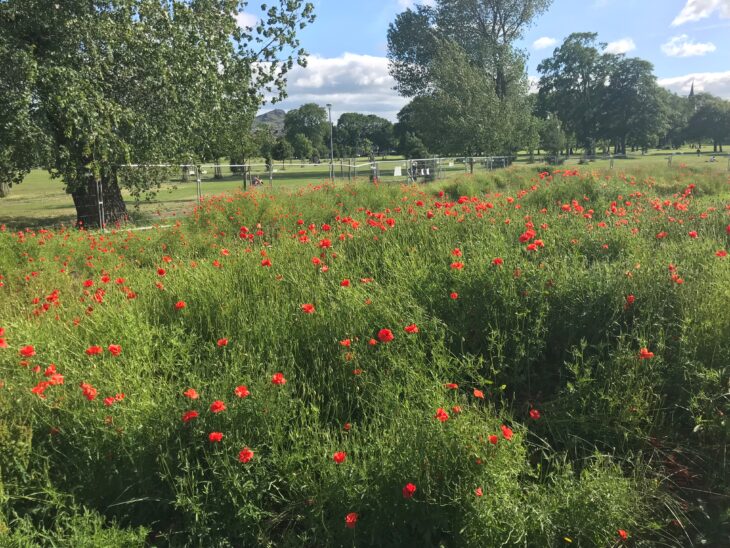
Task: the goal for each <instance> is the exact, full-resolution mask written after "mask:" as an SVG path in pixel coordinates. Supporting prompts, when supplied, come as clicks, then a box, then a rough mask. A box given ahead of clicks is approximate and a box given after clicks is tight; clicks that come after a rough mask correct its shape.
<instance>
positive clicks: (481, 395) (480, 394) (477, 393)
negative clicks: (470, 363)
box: [474, 388, 484, 400]
mask: <svg viewBox="0 0 730 548" xmlns="http://www.w3.org/2000/svg"><path fill="white" fill-rule="evenodd" d="M474 397H475V398H480V399H482V400H483V399H484V392H482V391H481V390H477V389H476V388H475V389H474Z"/></svg>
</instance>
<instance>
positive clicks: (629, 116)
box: [601, 57, 667, 154]
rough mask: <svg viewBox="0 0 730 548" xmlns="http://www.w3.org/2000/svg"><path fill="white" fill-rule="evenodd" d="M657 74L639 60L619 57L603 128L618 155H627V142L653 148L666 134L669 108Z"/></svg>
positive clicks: (608, 90)
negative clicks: (657, 80) (664, 99)
mask: <svg viewBox="0 0 730 548" xmlns="http://www.w3.org/2000/svg"><path fill="white" fill-rule="evenodd" d="M653 71H654V67H653V65H652V64H651V63H649V62H648V61H644V60H642V59H638V58H623V57H618V58H616V59H615V60H614V62H613V64H612V66H611V69H610V76H609V83H608V85H607V88H606V90H605V98H604V105H603V108H602V109H601V110H602V112H603V113H605V114H604V115H603V116H604V117H605V118H606V119H605V120H604V121H603V123H602V124H601V125H602V127H603V128H605V131H604V136H605V137H607V138H609V139H610V140H611V141H612V142H613V144H614V153H616V154H626V143H627V141H629V142H630V143H631V145H632V146H638V147H641V148H648V147H649V146H653V145H655V144H656V143H657V142H658V140H659V138H660V136H661V135H662V134H663V133H664V131H665V127H666V125H667V114H666V110H667V107H666V104H665V103H664V101H663V95H662V94H661V93H660V91H659V89H660V88H659V85H658V84H657V83H656V76H654V73H653Z"/></svg>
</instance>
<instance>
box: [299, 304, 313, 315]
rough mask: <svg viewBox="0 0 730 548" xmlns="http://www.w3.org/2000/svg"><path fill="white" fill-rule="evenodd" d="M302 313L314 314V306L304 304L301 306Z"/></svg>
mask: <svg viewBox="0 0 730 548" xmlns="http://www.w3.org/2000/svg"><path fill="white" fill-rule="evenodd" d="M302 312H304V313H305V314H313V313H314V305H313V304H310V303H306V304H303V305H302Z"/></svg>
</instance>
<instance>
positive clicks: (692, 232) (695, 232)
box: [689, 230, 698, 238]
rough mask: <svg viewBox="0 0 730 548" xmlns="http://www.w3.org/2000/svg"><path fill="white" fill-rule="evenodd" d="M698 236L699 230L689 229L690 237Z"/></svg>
mask: <svg viewBox="0 0 730 548" xmlns="http://www.w3.org/2000/svg"><path fill="white" fill-rule="evenodd" d="M697 236H698V235H697V231H696V230H690V231H689V237H690V238H696V237H697Z"/></svg>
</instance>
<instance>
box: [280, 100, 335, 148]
mask: <svg viewBox="0 0 730 548" xmlns="http://www.w3.org/2000/svg"><path fill="white" fill-rule="evenodd" d="M284 133H285V135H286V138H287V140H288V141H289V142H290V143H293V142H294V139H295V138H296V136H297V135H299V134H302V135H304V136H305V137H306V138H307V139H309V141H310V142H311V143H312V146H314V148H316V149H319V148H320V147H321V146H323V145H324V141H325V135H329V122H328V121H327V111H326V110H325V108H324V107H321V106H319V105H317V104H316V103H306V104H304V105H302V106H301V107H299V108H295V109H293V110H290V111H289V112H287V113H286V116H285V117H284Z"/></svg>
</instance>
